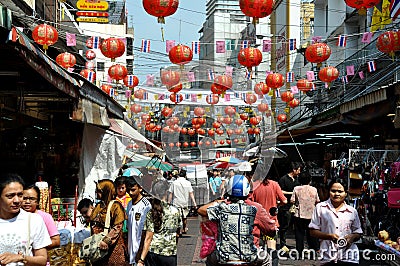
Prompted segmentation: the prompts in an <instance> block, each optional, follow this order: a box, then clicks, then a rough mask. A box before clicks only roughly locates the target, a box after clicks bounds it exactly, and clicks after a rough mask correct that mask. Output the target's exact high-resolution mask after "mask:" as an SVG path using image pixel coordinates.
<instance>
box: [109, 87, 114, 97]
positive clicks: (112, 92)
mask: <svg viewBox="0 0 400 266" xmlns="http://www.w3.org/2000/svg"><path fill="white" fill-rule="evenodd" d="M109 93H110V94H109V95H110V97H114V95H115V89H114V88H111V89H110V92H109Z"/></svg>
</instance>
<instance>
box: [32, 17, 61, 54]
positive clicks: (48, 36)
mask: <svg viewBox="0 0 400 266" xmlns="http://www.w3.org/2000/svg"><path fill="white" fill-rule="evenodd" d="M32 38H33V40H34V41H35V42H36V43H37V44H40V45H43V50H45V52H46V50H47V49H48V47H49V45H53V44H55V43H56V42H57V40H58V32H57V30H56V28H54V27H52V26H50V25H47V24H40V25H37V26H36V27H35V28H34V29H33V31H32Z"/></svg>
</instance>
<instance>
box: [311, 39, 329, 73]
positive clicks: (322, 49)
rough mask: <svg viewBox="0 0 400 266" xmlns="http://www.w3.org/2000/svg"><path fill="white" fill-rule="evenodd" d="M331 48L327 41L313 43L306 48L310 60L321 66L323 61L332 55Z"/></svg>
mask: <svg viewBox="0 0 400 266" xmlns="http://www.w3.org/2000/svg"><path fill="white" fill-rule="evenodd" d="M331 53H332V51H331V48H330V47H329V45H327V44H326V43H321V42H318V43H313V44H311V45H309V46H308V47H307V48H306V52H305V56H306V59H307V61H308V62H311V63H316V64H317V66H318V67H321V63H322V62H324V61H326V60H328V58H329V57H330V56H331Z"/></svg>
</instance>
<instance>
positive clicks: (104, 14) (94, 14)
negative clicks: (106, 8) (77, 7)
mask: <svg viewBox="0 0 400 266" xmlns="http://www.w3.org/2000/svg"><path fill="white" fill-rule="evenodd" d="M76 15H77V16H80V17H108V12H99V11H78V12H76Z"/></svg>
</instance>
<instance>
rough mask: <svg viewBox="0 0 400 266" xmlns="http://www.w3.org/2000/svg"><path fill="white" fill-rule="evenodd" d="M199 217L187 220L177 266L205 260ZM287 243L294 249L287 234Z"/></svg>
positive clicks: (364, 265)
mask: <svg viewBox="0 0 400 266" xmlns="http://www.w3.org/2000/svg"><path fill="white" fill-rule="evenodd" d="M200 221H201V218H200V217H190V218H188V228H189V231H188V234H186V235H183V236H182V238H180V239H179V241H178V266H204V265H205V259H203V260H202V259H200V257H199V254H200V247H201V234H200V230H199V228H200ZM287 243H288V246H289V248H294V247H295V245H296V244H295V240H294V235H291V234H289V235H288V239H287ZM279 265H281V266H286V265H307V266H314V265H315V266H319V265H320V263H319V262H318V261H315V260H291V259H289V258H288V259H287V260H284V259H280V260H279ZM360 265H361V266H383V265H389V264H386V263H385V262H383V261H380V262H379V263H377V262H376V261H375V262H373V261H365V260H362V261H360Z"/></svg>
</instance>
